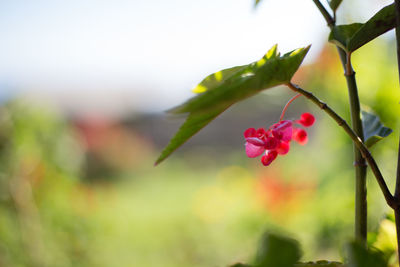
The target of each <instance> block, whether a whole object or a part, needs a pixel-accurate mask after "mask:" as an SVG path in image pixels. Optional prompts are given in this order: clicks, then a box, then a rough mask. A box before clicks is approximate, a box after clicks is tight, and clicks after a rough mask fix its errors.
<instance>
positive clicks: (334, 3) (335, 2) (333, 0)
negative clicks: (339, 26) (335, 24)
mask: <svg viewBox="0 0 400 267" xmlns="http://www.w3.org/2000/svg"><path fill="white" fill-rule="evenodd" d="M328 3H329V6H330V7H331V9H332V10H333V12H336V9H338V7H339V6H340V4H341V3H342V0H329V1H328Z"/></svg>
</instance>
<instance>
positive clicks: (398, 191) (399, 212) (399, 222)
mask: <svg viewBox="0 0 400 267" xmlns="http://www.w3.org/2000/svg"><path fill="white" fill-rule="evenodd" d="M394 5H395V10H396V48H397V49H396V51H397V70H398V72H399V82H400V0H395V1H394ZM398 149H399V152H398V157H397V175H396V188H395V191H394V198H395V199H396V200H397V201H400V140H399V148H398ZM394 216H395V222H396V236H397V256H398V258H400V206H399V205H397V206H396V207H395V208H394ZM399 266H400V262H399Z"/></svg>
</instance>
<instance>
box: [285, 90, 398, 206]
mask: <svg viewBox="0 0 400 267" xmlns="http://www.w3.org/2000/svg"><path fill="white" fill-rule="evenodd" d="M286 85H287V86H288V87H289V88H290V89H292V90H293V91H295V92H297V93H300V94H302V95H304V96H305V97H306V98H307V99H309V100H311V102H313V103H314V104H316V105H317V106H318V107H320V108H321V109H322V110H323V111H325V112H326V113H327V114H328V115H329V116H330V117H331V118H332V119H334V120H335V121H336V122H337V124H338V125H339V126H341V127H342V128H343V130H344V131H345V132H346V134H347V135H348V136H349V137H350V138H351V140H353V143H354V144H355V145H356V147H357V148H358V150H359V151H360V152H361V155H362V156H363V158H365V160H366V161H367V162H368V164H369V166H370V167H371V170H372V172H373V174H374V176H375V179H376V181H377V182H378V185H379V187H380V189H381V191H382V193H383V196H384V197H385V200H386V202H387V204H388V205H389V206H390V207H392V208H394V207H395V206H399V205H398V204H397V203H396V200H395V198H394V197H393V196H392V194H391V193H390V191H389V189H388V187H387V185H386V182H385V179H384V178H383V176H382V173H381V171H380V170H379V167H378V165H377V164H376V162H375V159H374V158H373V157H372V155H371V152H370V151H369V150H368V148H367V147H366V146H365V144H364V143H363V142H362V140H361V138H360V137H359V136H358V135H357V134H356V133H355V132H354V131H353V129H352V128H351V127H350V126H349V125H348V124H347V122H346V121H345V120H344V119H343V118H342V117H340V116H339V115H338V114H337V113H336V112H335V111H334V110H333V109H331V108H330V107H329V106H328V105H327V104H326V103H324V102H322V101H321V100H319V99H318V98H317V97H315V96H314V95H313V94H312V93H310V92H308V91H306V90H304V89H302V88H300V87H299V86H297V85H294V84H292V83H288V84H286ZM399 207H400V206H399Z"/></svg>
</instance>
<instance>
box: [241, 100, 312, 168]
mask: <svg viewBox="0 0 400 267" xmlns="http://www.w3.org/2000/svg"><path fill="white" fill-rule="evenodd" d="M297 97H299V95H296V96H295V97H293V98H292V99H291V100H290V101H289V102H288V103H287V104H286V106H285V108H284V109H283V111H282V115H281V118H280V121H279V122H277V123H274V124H273V125H272V126H271V127H269V128H268V129H264V128H259V129H257V130H256V129H255V128H249V129H247V130H246V131H244V133H243V135H244V138H245V140H246V143H245V147H246V155H247V156H248V157H249V158H256V157H258V156H261V155H262V154H264V155H263V156H262V157H261V163H262V164H263V165H264V166H268V165H270V164H271V163H272V162H273V161H274V160H275V159H276V158H277V156H278V155H286V154H287V153H288V152H289V150H290V142H291V141H292V140H294V141H296V142H297V143H299V144H300V145H305V144H306V143H307V142H308V137H307V132H306V131H305V130H304V129H302V128H298V127H296V126H295V125H299V126H303V127H310V126H312V125H313V124H314V122H315V117H314V116H313V115H312V114H311V113H308V112H306V113H303V114H301V116H300V119H299V120H282V118H283V116H284V114H285V111H286V109H287V108H288V106H289V104H290V103H291V102H292V101H293V100H294V99H296V98H297Z"/></svg>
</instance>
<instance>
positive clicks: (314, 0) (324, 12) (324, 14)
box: [313, 0, 335, 28]
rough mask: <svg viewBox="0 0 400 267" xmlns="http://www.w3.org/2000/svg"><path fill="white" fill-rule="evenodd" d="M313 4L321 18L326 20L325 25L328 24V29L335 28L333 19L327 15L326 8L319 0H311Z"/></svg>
mask: <svg viewBox="0 0 400 267" xmlns="http://www.w3.org/2000/svg"><path fill="white" fill-rule="evenodd" d="M313 2H314V4H315V5H316V6H317V8H318V9H319V11H320V12H321V14H322V16H324V19H325V20H326V23H328V27H329V28H331V27H333V26H335V19H334V17H332V16H331V14H329V12H328V11H327V10H326V8H325V7H324V6H323V5H322V4H321V2H320V1H319V0H313Z"/></svg>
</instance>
